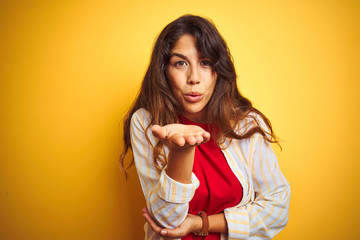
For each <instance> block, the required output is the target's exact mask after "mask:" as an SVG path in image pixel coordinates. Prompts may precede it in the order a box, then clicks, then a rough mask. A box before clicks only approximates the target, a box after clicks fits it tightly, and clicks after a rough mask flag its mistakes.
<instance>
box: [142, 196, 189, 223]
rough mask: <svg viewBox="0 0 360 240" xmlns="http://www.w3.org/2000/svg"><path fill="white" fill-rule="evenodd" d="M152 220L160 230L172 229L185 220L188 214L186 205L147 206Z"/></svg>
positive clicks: (166, 203)
mask: <svg viewBox="0 0 360 240" xmlns="http://www.w3.org/2000/svg"><path fill="white" fill-rule="evenodd" d="M148 210H149V214H150V216H151V217H152V219H153V220H154V221H155V222H156V223H157V224H158V225H159V226H161V227H162V228H168V229H174V228H176V227H178V226H179V225H180V224H181V223H182V222H183V221H184V219H185V217H186V215H187V212H188V204H185V205H184V204H180V205H179V204H172V203H168V202H164V203H163V204H162V205H161V206H157V205H154V204H153V205H148Z"/></svg>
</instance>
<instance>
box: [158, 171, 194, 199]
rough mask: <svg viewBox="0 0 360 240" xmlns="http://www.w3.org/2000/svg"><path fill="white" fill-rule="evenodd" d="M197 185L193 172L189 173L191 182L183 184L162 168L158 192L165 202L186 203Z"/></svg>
mask: <svg viewBox="0 0 360 240" xmlns="http://www.w3.org/2000/svg"><path fill="white" fill-rule="evenodd" d="M199 185H200V183H199V180H198V179H197V177H196V176H195V174H194V173H191V183H189V184H185V183H181V182H178V181H175V180H174V179H172V178H170V177H169V176H168V175H167V174H166V172H165V169H163V170H162V172H161V175H160V181H159V185H158V187H159V188H158V194H159V197H161V198H162V199H164V200H165V201H167V202H171V203H188V202H190V200H191V199H192V198H193V196H194V194H195V190H196V189H197V188H198V187H199Z"/></svg>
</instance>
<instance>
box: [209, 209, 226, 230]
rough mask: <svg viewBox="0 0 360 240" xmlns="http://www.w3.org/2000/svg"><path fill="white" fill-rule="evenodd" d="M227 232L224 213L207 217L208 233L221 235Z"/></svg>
mask: <svg viewBox="0 0 360 240" xmlns="http://www.w3.org/2000/svg"><path fill="white" fill-rule="evenodd" d="M227 231H228V228H227V222H226V218H225V214H224V213H218V214H214V215H210V216H209V232H217V233H223V232H227Z"/></svg>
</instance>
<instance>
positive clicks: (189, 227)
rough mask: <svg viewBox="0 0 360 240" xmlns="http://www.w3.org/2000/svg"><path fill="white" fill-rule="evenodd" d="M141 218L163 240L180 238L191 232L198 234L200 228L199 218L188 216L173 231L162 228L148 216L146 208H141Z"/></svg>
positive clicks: (200, 221)
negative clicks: (142, 217) (163, 239)
mask: <svg viewBox="0 0 360 240" xmlns="http://www.w3.org/2000/svg"><path fill="white" fill-rule="evenodd" d="M143 216H144V218H145V219H146V221H147V222H148V224H149V225H150V227H151V228H152V230H153V231H154V232H156V233H157V234H159V235H160V236H162V237H163V238H165V239H173V238H182V237H185V236H187V235H188V234H190V233H193V232H199V231H200V230H201V227H202V220H201V217H199V216H196V215H192V214H188V215H187V216H186V218H185V220H184V221H183V222H182V223H181V224H180V225H179V226H178V227H177V228H174V229H167V228H162V227H160V226H159V225H157V224H156V222H155V221H154V220H153V219H152V217H151V216H150V214H149V212H148V210H147V208H146V207H145V208H143Z"/></svg>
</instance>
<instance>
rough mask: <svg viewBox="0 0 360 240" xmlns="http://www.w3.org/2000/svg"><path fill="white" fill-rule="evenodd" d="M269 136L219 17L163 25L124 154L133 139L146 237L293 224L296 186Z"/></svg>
mask: <svg viewBox="0 0 360 240" xmlns="http://www.w3.org/2000/svg"><path fill="white" fill-rule="evenodd" d="M271 142H275V143H277V139H276V136H275V134H274V133H273V130H272V127H271V124H270V121H269V120H268V119H267V118H266V117H265V116H264V115H263V114H262V113H261V112H260V111H258V110H257V109H255V108H254V107H253V106H252V104H251V102H250V101H249V100H248V99H246V98H245V97H243V96H242V95H241V94H240V92H239V90H238V88H237V83H236V73H235V69H234V64H233V62H232V57H231V55H230V52H229V49H228V47H227V45H226V43H225V41H224V40H223V38H222V37H221V35H220V34H219V32H218V31H217V29H216V28H215V26H214V25H213V24H212V23H211V22H210V21H209V20H207V19H204V18H202V17H199V16H193V15H185V16H182V17H180V18H178V19H176V20H175V21H173V22H171V23H170V24H169V25H167V26H166V27H165V28H164V30H163V31H162V32H161V33H160V35H159V37H158V39H157V41H156V43H155V46H154V49H153V52H152V57H151V61H150V65H149V67H148V69H147V72H146V74H145V77H144V80H143V82H142V86H141V89H140V93H139V95H138V97H137V99H136V101H135V103H134V105H133V106H132V107H131V109H130V111H129V112H128V114H127V116H126V117H125V119H124V145H125V148H124V152H123V154H122V158H121V160H122V164H123V160H124V156H125V154H126V152H127V150H128V149H129V148H131V149H132V152H133V155H134V162H135V165H136V168H137V173H138V176H139V179H140V183H141V187H142V190H143V193H144V196H145V199H146V205H147V206H146V208H144V209H143V212H144V217H145V219H146V221H147V223H146V224H145V239H167V238H175V239H187V240H188V239H208V240H210V239H270V238H273V237H274V236H275V235H276V234H277V233H279V232H280V231H281V230H282V229H283V228H284V227H285V225H286V224H287V220H288V207H289V199H290V187H289V184H288V182H287V181H286V179H285V178H284V176H283V174H282V173H281V171H280V169H279V166H278V162H277V159H276V156H275V154H274V152H273V150H272V148H271V146H270V143H271ZM123 167H124V164H123Z"/></svg>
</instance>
